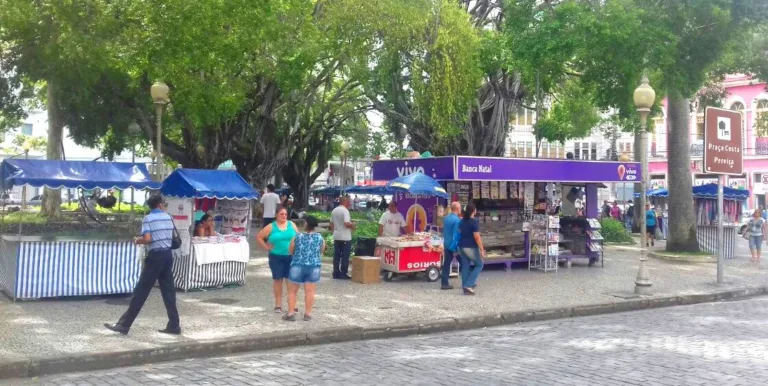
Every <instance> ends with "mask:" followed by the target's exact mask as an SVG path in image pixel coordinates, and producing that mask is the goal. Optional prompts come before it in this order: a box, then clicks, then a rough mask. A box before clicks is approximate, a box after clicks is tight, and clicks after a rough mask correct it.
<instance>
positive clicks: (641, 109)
mask: <svg viewBox="0 0 768 386" xmlns="http://www.w3.org/2000/svg"><path fill="white" fill-rule="evenodd" d="M633 99H634V102H635V106H637V113H638V114H640V146H639V147H640V154H636V155H635V161H640V168H641V169H640V175H641V177H642V179H641V183H640V189H641V192H642V193H640V213H641V214H640V244H641V245H640V267H639V269H638V271H637V279H635V293H636V294H638V295H645V294H648V293H649V292H650V290H651V285H652V283H651V279H650V277H648V269H647V268H646V267H645V262H646V261H647V259H646V258H645V252H646V249H645V248H646V245H647V243H648V237H647V232H646V231H645V229H646V215H645V205H646V201H647V196H646V194H647V191H648V129H647V123H648V114H650V113H651V107H652V106H653V103H654V102H655V101H656V92H655V91H653V88H651V86H650V85H649V84H648V77H647V76H645V75H643V79H642V81H641V84H640V86H639V87H638V88H637V89H635V94H634V98H633Z"/></svg>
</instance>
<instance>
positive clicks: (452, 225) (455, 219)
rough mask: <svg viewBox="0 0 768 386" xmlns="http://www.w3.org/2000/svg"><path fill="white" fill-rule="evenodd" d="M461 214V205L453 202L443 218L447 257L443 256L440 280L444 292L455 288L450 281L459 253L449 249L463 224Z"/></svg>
mask: <svg viewBox="0 0 768 386" xmlns="http://www.w3.org/2000/svg"><path fill="white" fill-rule="evenodd" d="M459 213H461V204H459V203H458V202H452V203H451V212H450V213H448V215H447V216H445V218H443V249H444V250H445V256H443V274H442V277H441V278H440V289H443V290H450V289H453V286H452V285H450V283H449V282H448V279H449V277H450V275H451V265H452V264H453V255H454V254H456V253H458V251H452V250H450V249H449V248H450V245H451V243H453V236H454V233H455V232H456V231H457V230H458V228H459V223H461V219H460V218H459Z"/></svg>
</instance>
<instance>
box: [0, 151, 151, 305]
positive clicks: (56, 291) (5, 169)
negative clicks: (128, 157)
mask: <svg viewBox="0 0 768 386" xmlns="http://www.w3.org/2000/svg"><path fill="white" fill-rule="evenodd" d="M0 169H2V172H1V173H2V188H3V190H8V189H11V188H12V187H13V186H27V187H34V188H42V187H48V188H65V189H81V190H95V189H157V188H159V186H160V184H159V183H157V182H153V181H152V180H151V178H150V174H149V171H148V170H147V167H146V165H142V164H132V163H118V162H93V161H54V160H50V161H49V160H26V159H25V160H21V159H6V160H4V161H3V162H2V164H1V165H0ZM134 220H137V221H140V218H136V216H134V215H133V214H131V213H119V211H116V212H113V213H110V214H109V215H95V214H93V213H90V212H88V210H87V209H86V208H85V207H81V208H80V210H76V211H63V212H62V215H61V217H60V218H56V219H49V218H45V217H42V216H40V215H39V214H38V213H36V212H34V211H33V210H31V209H30V210H24V209H22V210H21V211H19V212H15V213H6V211H3V215H2V217H1V218H0V229H1V230H2V232H1V233H2V234H0V289H2V291H3V292H5V293H6V294H7V295H8V296H10V297H11V298H12V299H13V300H14V301H15V300H17V299H41V298H53V297H71V296H94V295H110V294H124V293H131V292H133V288H134V287H135V285H136V282H137V280H138V278H139V274H140V272H141V258H142V257H143V254H142V253H141V249H140V248H139V247H137V246H136V245H135V244H134V243H133V241H132V238H133V236H135V235H136V234H137V233H138V231H139V229H140V223H138V222H137V221H134Z"/></svg>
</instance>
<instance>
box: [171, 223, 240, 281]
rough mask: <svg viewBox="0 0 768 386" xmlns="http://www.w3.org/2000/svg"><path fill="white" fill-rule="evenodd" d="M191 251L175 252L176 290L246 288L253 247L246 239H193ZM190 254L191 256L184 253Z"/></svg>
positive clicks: (227, 237)
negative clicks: (231, 286) (238, 286)
mask: <svg viewBox="0 0 768 386" xmlns="http://www.w3.org/2000/svg"><path fill="white" fill-rule="evenodd" d="M190 242H191V246H190V248H189V249H186V248H181V249H179V250H177V251H174V254H173V255H174V259H173V280H174V284H175V285H176V288H178V289H181V290H184V291H189V290H193V289H203V288H214V287H220V286H225V285H230V284H237V285H243V284H245V274H246V267H247V265H248V260H249V258H250V246H249V244H248V241H247V240H246V238H245V237H244V236H226V237H216V236H214V237H192V238H191V240H190ZM186 250H189V251H190V252H189V253H188V254H184V253H183V252H182V251H186Z"/></svg>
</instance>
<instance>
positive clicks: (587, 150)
mask: <svg viewBox="0 0 768 386" xmlns="http://www.w3.org/2000/svg"><path fill="white" fill-rule="evenodd" d="M573 158H574V159H580V160H592V161H596V160H597V142H576V143H575V144H574V145H573Z"/></svg>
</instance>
